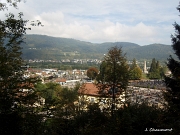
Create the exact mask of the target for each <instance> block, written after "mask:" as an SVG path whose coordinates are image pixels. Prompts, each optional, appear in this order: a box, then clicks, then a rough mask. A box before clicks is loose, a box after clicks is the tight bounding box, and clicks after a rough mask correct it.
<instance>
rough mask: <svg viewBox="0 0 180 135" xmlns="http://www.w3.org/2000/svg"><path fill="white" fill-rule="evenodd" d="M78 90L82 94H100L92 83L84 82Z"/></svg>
mask: <svg viewBox="0 0 180 135" xmlns="http://www.w3.org/2000/svg"><path fill="white" fill-rule="evenodd" d="M78 92H79V93H80V94H83V95H90V96H100V94H99V89H98V88H97V87H96V85H95V84H93V83H85V84H83V85H82V86H81V87H80V88H79V90H78Z"/></svg>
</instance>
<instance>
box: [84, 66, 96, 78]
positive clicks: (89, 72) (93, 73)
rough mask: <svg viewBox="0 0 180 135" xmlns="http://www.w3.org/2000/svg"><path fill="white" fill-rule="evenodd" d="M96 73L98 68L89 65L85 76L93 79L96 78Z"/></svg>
mask: <svg viewBox="0 0 180 135" xmlns="http://www.w3.org/2000/svg"><path fill="white" fill-rule="evenodd" d="M97 75H98V69H97V68H95V67H91V68H89V69H88V70H87V76H88V77H89V78H90V79H92V80H94V79H95V78H96V76H97Z"/></svg>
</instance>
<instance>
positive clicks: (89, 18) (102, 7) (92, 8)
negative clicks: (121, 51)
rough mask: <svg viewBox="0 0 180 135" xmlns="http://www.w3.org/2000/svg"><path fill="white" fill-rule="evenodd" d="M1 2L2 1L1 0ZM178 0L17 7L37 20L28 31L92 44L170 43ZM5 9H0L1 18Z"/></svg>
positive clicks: (74, 0)
mask: <svg viewBox="0 0 180 135" xmlns="http://www.w3.org/2000/svg"><path fill="white" fill-rule="evenodd" d="M0 1H3V0H0ZM178 5H179V0H26V1H25V2H21V3H19V4H18V9H14V8H12V7H9V10H8V12H13V13H18V12H23V14H24V19H28V20H30V21H31V20H39V21H41V23H42V24H43V25H44V26H43V27H32V29H31V31H27V34H42V35H48V36H53V37H64V38H73V39H77V40H81V41H87V42H92V43H103V42H132V43H136V44H139V45H149V44H153V43H161V44H167V45H171V34H174V27H173V24H174V22H177V23H179V22H180V21H179V15H180V13H179V11H178V10H177V9H176V8H177V6H178ZM5 12H6V11H1V13H0V17H1V18H3V17H4V16H5V15H4V14H5Z"/></svg>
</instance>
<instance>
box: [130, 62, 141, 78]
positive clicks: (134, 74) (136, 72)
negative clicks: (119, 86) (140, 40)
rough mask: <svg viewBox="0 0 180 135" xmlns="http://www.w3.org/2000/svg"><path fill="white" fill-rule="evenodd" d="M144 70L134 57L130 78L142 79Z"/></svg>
mask: <svg viewBox="0 0 180 135" xmlns="http://www.w3.org/2000/svg"><path fill="white" fill-rule="evenodd" d="M141 76H142V70H141V69H140V67H139V66H138V65H137V63H136V59H133V62H132V65H131V67H130V79H132V80H138V79H141Z"/></svg>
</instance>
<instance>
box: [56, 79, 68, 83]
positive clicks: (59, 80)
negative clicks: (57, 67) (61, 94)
mask: <svg viewBox="0 0 180 135" xmlns="http://www.w3.org/2000/svg"><path fill="white" fill-rule="evenodd" d="M56 82H66V79H64V78H57V79H56Z"/></svg>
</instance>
